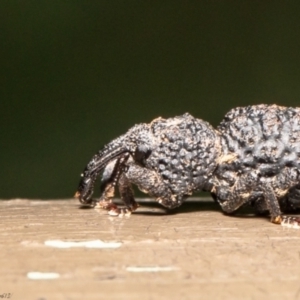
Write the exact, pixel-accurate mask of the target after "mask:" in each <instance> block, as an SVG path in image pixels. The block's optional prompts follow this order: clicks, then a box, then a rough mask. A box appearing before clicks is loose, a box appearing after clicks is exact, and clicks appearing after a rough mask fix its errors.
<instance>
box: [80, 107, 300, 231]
mask: <svg viewBox="0 0 300 300" xmlns="http://www.w3.org/2000/svg"><path fill="white" fill-rule="evenodd" d="M102 170H104V171H103V174H102V184H101V191H102V195H101V197H100V199H99V200H98V201H95V200H92V199H91V195H92V192H93V187H94V182H95V180H96V178H97V177H98V176H99V174H100V172H101V171H102ZM299 181H300V109H299V108H286V107H281V106H277V105H263V104H262V105H257V106H248V107H239V108H235V109H233V110H231V111H230V112H229V113H228V114H227V115H226V116H225V118H224V119H223V121H222V122H221V123H220V125H219V126H218V128H217V129H216V130H215V129H214V128H213V127H212V126H210V125H209V124H208V123H207V122H205V121H203V120H200V119H196V118H194V117H192V116H191V115H190V114H184V115H182V116H178V117H175V118H169V119H163V118H157V119H155V120H153V121H152V122H151V123H150V124H139V125H135V126H134V127H132V128H131V129H130V130H129V131H128V132H127V133H126V134H124V135H122V136H120V137H119V138H117V139H115V140H113V141H112V142H111V143H109V144H108V145H107V146H105V147H104V149H103V150H101V151H99V153H97V154H96V155H95V156H94V157H93V158H92V160H91V161H90V162H89V164H88V165H87V167H86V168H85V170H84V173H83V174H82V179H81V182H80V184H79V188H78V191H77V193H76V197H78V198H79V199H80V201H81V202H82V203H90V204H93V203H94V204H95V203H97V206H98V207H103V208H105V209H107V210H109V212H110V214H116V215H118V214H120V213H130V212H131V211H134V210H135V209H136V208H137V207H138V204H137V203H136V202H135V200H134V196H133V190H132V187H131V184H135V185H137V186H138V187H139V189H140V190H142V191H143V192H145V193H148V194H149V195H150V196H153V197H155V198H156V200H157V201H158V202H159V203H161V204H162V205H164V206H165V207H168V208H174V207H177V206H179V205H181V204H182V202H183V201H184V200H185V199H186V198H187V197H188V196H190V195H192V193H193V192H194V191H198V190H204V191H209V192H211V194H212V195H213V197H214V199H215V200H216V201H217V202H218V203H219V204H220V205H221V207H222V209H223V210H224V211H225V212H227V213H232V212H234V211H236V210H237V209H238V208H239V207H241V206H242V205H244V204H251V205H253V206H254V207H255V209H256V210H257V212H259V213H269V214H270V216H271V220H272V222H274V223H280V224H288V225H290V226H298V224H299V223H300V219H299V218H297V217H286V216H284V215H282V212H290V211H296V210H297V209H298V208H300V182H299ZM117 185H118V187H119V192H120V196H121V199H122V200H123V202H124V204H125V207H124V208H119V207H117V206H116V205H115V204H114V203H113V202H112V198H113V196H114V190H115V187H116V186H117Z"/></svg>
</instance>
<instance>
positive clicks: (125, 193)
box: [118, 173, 139, 215]
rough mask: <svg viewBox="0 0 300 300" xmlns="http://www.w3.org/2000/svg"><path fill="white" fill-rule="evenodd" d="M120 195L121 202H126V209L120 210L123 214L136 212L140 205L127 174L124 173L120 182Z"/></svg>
mask: <svg viewBox="0 0 300 300" xmlns="http://www.w3.org/2000/svg"><path fill="white" fill-rule="evenodd" d="M118 187H119V193H120V197H121V200H122V201H123V202H124V204H125V207H124V208H120V210H121V211H120V212H121V213H122V214H126V215H128V214H130V213H131V212H133V211H135V210H136V209H137V208H138V207H139V205H138V203H137V202H136V201H135V199H134V192H133V189H132V186H131V184H130V182H129V180H128V179H127V178H126V176H125V174H124V173H122V174H121V176H120V179H119V182H118Z"/></svg>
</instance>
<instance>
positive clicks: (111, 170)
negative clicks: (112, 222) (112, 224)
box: [95, 154, 129, 215]
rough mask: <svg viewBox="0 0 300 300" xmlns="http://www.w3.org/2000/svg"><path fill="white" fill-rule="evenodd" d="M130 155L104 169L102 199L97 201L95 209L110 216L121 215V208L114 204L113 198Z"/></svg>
mask: <svg viewBox="0 0 300 300" xmlns="http://www.w3.org/2000/svg"><path fill="white" fill-rule="evenodd" d="M128 158H129V155H128V154H125V155H123V156H121V157H120V158H118V159H117V160H115V161H112V162H111V163H109V164H108V165H107V166H106V168H105V169H104V172H103V175H102V181H101V192H102V194H101V197H100V198H99V200H98V201H97V204H96V205H95V208H103V209H106V210H108V211H109V212H110V214H112V215H115V214H119V208H118V207H117V205H116V204H114V203H113V201H112V198H113V197H114V195H115V187H116V184H117V182H118V180H119V178H120V176H121V174H122V172H123V171H124V166H125V163H126V161H127V160H128Z"/></svg>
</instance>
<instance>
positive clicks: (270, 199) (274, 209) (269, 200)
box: [262, 182, 283, 224]
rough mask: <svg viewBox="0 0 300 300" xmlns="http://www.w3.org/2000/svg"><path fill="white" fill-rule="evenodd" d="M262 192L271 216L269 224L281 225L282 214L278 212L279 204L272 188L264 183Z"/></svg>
mask: <svg viewBox="0 0 300 300" xmlns="http://www.w3.org/2000/svg"><path fill="white" fill-rule="evenodd" d="M262 190H263V194H264V200H265V203H266V206H267V208H268V211H269V213H270V216H271V222H272V223H275V224H281V222H282V220H283V219H282V212H281V210H280V207H279V203H278V200H277V197H276V195H275V193H274V191H273V188H272V186H271V185H270V183H268V182H265V183H263V184H262Z"/></svg>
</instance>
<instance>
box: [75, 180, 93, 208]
mask: <svg viewBox="0 0 300 300" xmlns="http://www.w3.org/2000/svg"><path fill="white" fill-rule="evenodd" d="M82 177H83V178H82V179H81V180H80V183H79V186H78V189H77V191H76V193H75V195H74V197H75V198H78V199H79V201H80V202H81V203H90V202H91V201H90V199H91V196H92V193H93V187H94V184H93V183H94V180H92V179H91V178H89V177H86V176H84V174H82Z"/></svg>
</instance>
